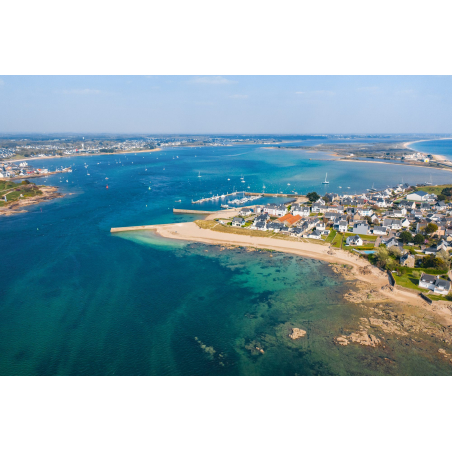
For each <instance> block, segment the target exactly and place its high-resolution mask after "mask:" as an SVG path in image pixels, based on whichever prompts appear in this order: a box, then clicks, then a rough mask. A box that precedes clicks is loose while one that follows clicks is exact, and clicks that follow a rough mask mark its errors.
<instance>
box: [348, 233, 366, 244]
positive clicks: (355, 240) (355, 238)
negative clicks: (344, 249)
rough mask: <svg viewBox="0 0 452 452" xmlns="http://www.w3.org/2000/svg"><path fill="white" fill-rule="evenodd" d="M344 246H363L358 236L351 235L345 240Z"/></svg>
mask: <svg viewBox="0 0 452 452" xmlns="http://www.w3.org/2000/svg"><path fill="white" fill-rule="evenodd" d="M345 244H346V245H347V246H361V245H362V244H363V240H362V239H361V237H360V236H359V235H353V236H352V235H351V236H349V237H347V240H346V241H345Z"/></svg>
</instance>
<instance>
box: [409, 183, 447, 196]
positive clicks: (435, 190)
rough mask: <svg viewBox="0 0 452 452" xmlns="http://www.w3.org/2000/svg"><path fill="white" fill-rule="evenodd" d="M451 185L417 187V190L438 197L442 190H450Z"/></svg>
mask: <svg viewBox="0 0 452 452" xmlns="http://www.w3.org/2000/svg"><path fill="white" fill-rule="evenodd" d="M450 187H452V185H450V184H449V185H432V186H430V187H417V190H422V191H425V192H427V193H434V194H435V195H439V194H440V193H441V191H442V190H443V188H450Z"/></svg>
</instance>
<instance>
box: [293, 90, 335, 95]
mask: <svg viewBox="0 0 452 452" xmlns="http://www.w3.org/2000/svg"><path fill="white" fill-rule="evenodd" d="M295 94H298V95H299V96H317V95H320V96H334V95H335V92H334V91H327V90H323V89H320V90H317V91H295Z"/></svg>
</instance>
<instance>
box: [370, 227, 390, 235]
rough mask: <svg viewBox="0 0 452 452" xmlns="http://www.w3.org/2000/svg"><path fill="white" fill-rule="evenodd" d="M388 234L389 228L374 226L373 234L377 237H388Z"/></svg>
mask: <svg viewBox="0 0 452 452" xmlns="http://www.w3.org/2000/svg"><path fill="white" fill-rule="evenodd" d="M387 232H388V230H387V228H386V227H385V226H374V228H373V229H372V234H375V235H386V234H387Z"/></svg>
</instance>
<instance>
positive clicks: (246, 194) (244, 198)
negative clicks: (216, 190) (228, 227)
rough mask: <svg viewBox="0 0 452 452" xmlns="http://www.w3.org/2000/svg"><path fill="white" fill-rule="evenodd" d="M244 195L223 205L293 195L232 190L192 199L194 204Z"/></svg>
mask: <svg viewBox="0 0 452 452" xmlns="http://www.w3.org/2000/svg"><path fill="white" fill-rule="evenodd" d="M240 195H242V198H236V199H233V200H231V201H228V202H226V203H225V204H222V205H221V207H223V208H228V207H230V206H229V204H234V205H240V204H245V203H247V202H250V201H256V200H257V199H260V198H263V197H267V198H288V197H293V193H292V194H286V193H251V192H245V191H239V192H232V193H226V194H222V195H214V196H211V197H210V198H201V199H198V200H196V201H193V200H192V201H191V203H192V204H202V203H204V202H209V201H210V202H211V201H219V200H225V198H227V197H229V196H240Z"/></svg>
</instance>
